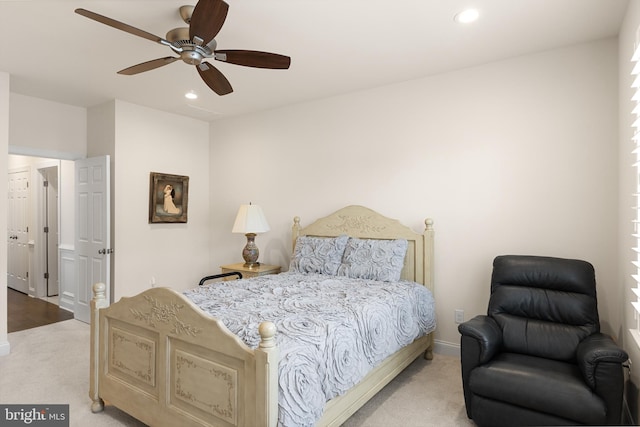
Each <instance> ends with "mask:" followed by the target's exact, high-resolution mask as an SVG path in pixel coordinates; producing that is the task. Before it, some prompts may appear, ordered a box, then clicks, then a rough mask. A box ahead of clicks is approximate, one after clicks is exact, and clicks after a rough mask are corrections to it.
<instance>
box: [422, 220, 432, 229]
mask: <svg viewBox="0 0 640 427" xmlns="http://www.w3.org/2000/svg"><path fill="white" fill-rule="evenodd" d="M424 226H425V229H427V230H433V220H432V219H431V218H427V219H425V220H424Z"/></svg>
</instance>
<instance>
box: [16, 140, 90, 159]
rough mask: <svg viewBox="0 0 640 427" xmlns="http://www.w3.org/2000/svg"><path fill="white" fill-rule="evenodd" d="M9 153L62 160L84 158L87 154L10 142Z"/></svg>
mask: <svg viewBox="0 0 640 427" xmlns="http://www.w3.org/2000/svg"><path fill="white" fill-rule="evenodd" d="M9 154H17V155H20V156H30V157H48V158H53V159H60V160H78V159H84V158H85V157H87V156H85V155H84V154H82V153H71V152H63V151H55V150H44V149H42V148H31V147H22V146H20V145H11V144H9Z"/></svg>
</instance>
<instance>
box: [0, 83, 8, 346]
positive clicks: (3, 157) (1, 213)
mask: <svg viewBox="0 0 640 427" xmlns="http://www.w3.org/2000/svg"><path fill="white" fill-rule="evenodd" d="M9 104H10V95H9V74H7V73H3V72H0V176H7V174H8V169H7V161H8V160H7V157H8V152H9ZM0 194H7V180H6V179H3V180H0ZM6 241H7V210H6V209H0V242H6ZM6 259H7V245H5V244H2V245H0V260H6ZM0 277H7V263H6V261H2V262H0ZM9 349H10V345H9V341H8V339H7V293H6V292H0V356H4V355H7V354H9Z"/></svg>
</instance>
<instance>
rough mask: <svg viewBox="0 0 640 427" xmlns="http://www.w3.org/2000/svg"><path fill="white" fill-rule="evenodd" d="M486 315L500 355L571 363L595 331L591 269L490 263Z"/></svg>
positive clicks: (522, 260)
mask: <svg viewBox="0 0 640 427" xmlns="http://www.w3.org/2000/svg"><path fill="white" fill-rule="evenodd" d="M488 315H489V316H491V317H493V318H494V319H495V320H496V322H497V323H498V324H499V325H500V327H501V328H502V333H503V347H504V350H505V351H509V352H515V353H523V354H529V355H533V356H539V357H545V358H550V359H556V360H567V361H568V360H573V359H574V358H575V351H576V347H577V345H578V343H579V342H580V341H582V340H583V339H584V338H585V337H587V336H589V335H591V334H593V333H595V332H599V331H600V321H599V318H598V307H597V298H596V280H595V273H594V269H593V266H592V265H591V264H590V263H588V262H586V261H581V260H573V259H562V258H552V257H538V256H523V255H504V256H499V257H496V258H495V259H494V262H493V274H492V276H491V297H490V300H489V309H488Z"/></svg>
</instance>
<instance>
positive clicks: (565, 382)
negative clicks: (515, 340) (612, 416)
mask: <svg viewBox="0 0 640 427" xmlns="http://www.w3.org/2000/svg"><path fill="white" fill-rule="evenodd" d="M469 387H470V389H471V391H472V392H473V393H474V394H477V395H480V396H484V397H486V398H489V399H496V400H500V401H503V402H507V403H510V404H513V405H517V406H521V407H523V408H527V409H531V410H534V411H539V412H544V413H548V414H555V415H556V416H559V417H563V418H566V419H569V420H575V421H576V422H578V423H583V424H605V423H606V420H607V417H606V415H607V413H606V407H605V404H604V402H603V401H602V400H601V399H600V398H599V397H598V396H596V395H595V394H594V393H593V392H592V391H591V389H590V388H589V387H588V386H587V385H586V384H585V382H584V380H583V379H582V374H581V373H580V370H579V368H578V366H577V365H574V364H572V363H566V362H561V361H557V360H549V359H543V358H539V357H535V356H527V355H523V354H517V353H502V354H500V355H498V356H496V357H495V358H494V359H493V360H492V361H490V362H489V363H487V364H485V365H482V366H479V367H477V368H475V369H474V370H473V371H472V372H471V376H470V378H469Z"/></svg>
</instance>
